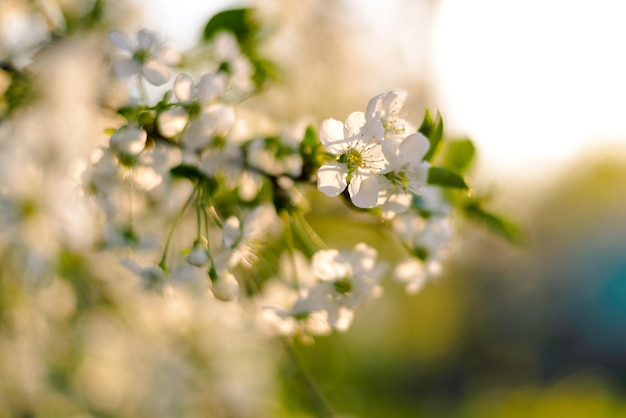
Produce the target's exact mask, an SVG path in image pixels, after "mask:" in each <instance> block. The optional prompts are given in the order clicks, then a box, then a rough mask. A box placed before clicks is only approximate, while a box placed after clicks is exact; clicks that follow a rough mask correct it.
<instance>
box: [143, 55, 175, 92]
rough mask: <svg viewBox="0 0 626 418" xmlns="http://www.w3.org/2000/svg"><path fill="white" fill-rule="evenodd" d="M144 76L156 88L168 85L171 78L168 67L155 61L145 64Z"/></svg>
mask: <svg viewBox="0 0 626 418" xmlns="http://www.w3.org/2000/svg"><path fill="white" fill-rule="evenodd" d="M142 74H143V75H144V77H146V80H148V81H149V82H150V83H152V84H154V85H155V86H160V85H162V84H165V83H167V81H168V80H169V79H170V76H171V73H170V69H169V68H168V67H167V65H165V64H163V63H162V62H160V61H155V60H152V61H148V62H146V63H145V64H144V66H143V70H142Z"/></svg>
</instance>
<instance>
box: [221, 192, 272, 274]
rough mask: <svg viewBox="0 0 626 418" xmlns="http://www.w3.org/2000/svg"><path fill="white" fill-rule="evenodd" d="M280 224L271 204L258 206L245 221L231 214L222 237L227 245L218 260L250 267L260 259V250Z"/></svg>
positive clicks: (224, 263)
mask: <svg viewBox="0 0 626 418" xmlns="http://www.w3.org/2000/svg"><path fill="white" fill-rule="evenodd" d="M278 225H279V219H278V216H277V214H276V209H275V208H274V207H273V206H271V205H267V204H266V205H261V206H257V207H256V208H254V209H253V210H251V211H250V212H248V213H247V214H246V216H245V217H244V218H243V221H241V222H240V221H239V219H238V218H237V217H235V216H231V217H229V218H228V219H226V221H225V222H224V225H223V227H222V237H223V240H224V244H225V246H226V249H225V251H224V252H223V253H222V254H220V256H219V257H218V260H216V262H217V263H218V264H220V265H224V266H228V268H232V267H235V266H238V265H243V266H244V267H250V266H252V265H253V264H255V263H256V262H257V261H258V252H259V250H260V249H261V248H262V246H263V244H265V243H266V242H267V241H268V240H269V239H270V236H271V235H273V234H274V232H275V230H276V228H277V227H278Z"/></svg>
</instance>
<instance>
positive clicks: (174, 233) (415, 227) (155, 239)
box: [83, 30, 451, 339]
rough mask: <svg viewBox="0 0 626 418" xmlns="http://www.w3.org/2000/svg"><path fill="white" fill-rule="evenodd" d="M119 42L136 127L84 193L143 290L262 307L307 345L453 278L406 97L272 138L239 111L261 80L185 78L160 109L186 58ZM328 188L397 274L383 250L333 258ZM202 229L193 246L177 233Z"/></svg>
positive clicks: (128, 128) (423, 146)
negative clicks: (384, 294)
mask: <svg viewBox="0 0 626 418" xmlns="http://www.w3.org/2000/svg"><path fill="white" fill-rule="evenodd" d="M110 38H111V41H112V43H113V44H114V45H116V46H117V47H118V48H119V50H120V52H119V53H118V54H117V55H116V57H117V58H115V60H114V62H113V68H114V70H115V74H116V76H118V77H120V78H121V79H122V80H129V92H131V93H130V95H129V99H128V101H127V103H125V104H124V105H123V106H121V107H119V108H118V113H119V114H120V115H122V116H123V117H124V123H123V124H122V126H120V127H118V128H117V129H115V130H112V131H111V133H112V134H111V136H110V140H109V144H108V146H105V147H100V148H99V149H97V150H96V151H95V152H94V153H93V155H92V164H91V166H90V167H89V168H88V170H86V172H85V173H84V175H83V179H84V181H85V183H86V184H87V185H88V190H89V192H90V193H91V194H92V196H94V198H95V201H96V202H97V203H98V204H99V205H100V207H101V209H102V213H103V215H104V217H105V223H104V231H105V233H104V234H103V236H102V240H101V245H102V246H103V247H105V248H110V249H115V248H117V249H118V251H119V249H120V248H121V249H123V248H134V251H135V252H134V253H133V257H132V258H131V257H128V256H124V257H123V259H122V264H123V265H124V266H126V268H127V269H128V270H129V271H131V272H133V273H134V274H135V275H136V277H138V278H139V280H140V283H141V285H142V286H143V288H145V289H147V290H150V291H156V292H164V291H165V290H166V289H171V288H173V287H174V288H175V287H176V286H178V285H189V284H190V283H193V284H194V286H195V287H196V288H202V287H203V286H205V287H207V288H208V289H210V293H211V294H212V296H213V297H214V298H216V299H218V300H221V301H234V300H238V299H241V298H245V297H251V298H252V299H253V300H254V301H255V306H257V307H258V309H259V317H260V318H261V322H262V323H265V325H264V329H267V330H268V331H269V332H272V333H277V334H280V335H298V336H300V337H303V338H305V339H309V338H310V336H312V335H320V334H326V333H328V332H330V331H331V330H332V329H337V330H341V331H345V330H347V329H348V327H349V326H350V324H351V322H352V319H353V316H354V311H355V309H357V308H359V307H360V306H361V305H363V304H364V303H365V302H367V301H368V300H370V299H372V298H374V297H376V296H378V295H379V294H380V293H381V281H382V279H383V278H384V277H385V275H386V274H388V273H391V274H392V277H394V278H395V279H396V280H398V281H399V282H401V283H404V284H406V286H407V291H410V292H415V291H417V290H418V289H419V288H420V287H421V286H422V285H423V284H424V283H425V282H426V281H427V280H428V278H430V277H435V276H437V275H438V274H439V272H440V269H441V268H440V267H441V266H440V262H439V260H440V257H441V254H442V250H445V248H446V244H447V243H448V241H449V240H450V238H451V233H450V232H451V229H450V220H449V219H448V218H449V215H450V213H451V205H450V202H449V201H448V200H449V199H448V197H447V196H446V194H445V193H444V192H443V190H442V188H441V187H440V186H441V185H437V184H435V185H433V184H429V169H430V168H431V164H430V161H429V160H428V159H427V153H429V150H432V147H436V145H437V144H436V141H432V140H431V139H429V138H428V137H427V136H426V135H425V134H424V133H422V132H421V131H420V130H418V128H417V127H416V126H414V125H413V124H412V123H411V122H410V121H409V120H408V119H407V117H408V112H405V110H404V104H405V102H406V99H407V92H405V91H403V90H399V89H394V90H391V91H388V92H385V93H382V94H379V95H377V96H375V97H373V98H372V99H371V100H370V101H369V103H368V104H367V107H366V111H365V112H354V113H352V114H350V115H349V116H348V118H347V120H346V122H345V123H342V122H339V121H337V120H335V119H332V118H331V119H326V120H324V121H323V122H322V123H321V124H320V126H319V129H318V130H317V134H316V129H315V128H314V127H313V126H308V127H307V126H299V127H292V128H290V127H288V126H282V127H280V125H278V126H279V128H278V129H274V130H273V131H270V132H269V133H267V132H264V131H262V130H258V129H257V130H255V122H254V118H251V117H250V116H248V115H247V114H246V113H245V107H244V106H243V105H235V104H233V103H232V102H231V101H229V99H228V97H229V96H230V97H232V96H237V97H241V95H242V94H245V93H247V92H248V90H247V89H248V88H249V84H247V83H242V82H241V78H242V77H245V75H246V74H247V76H248V77H250V74H249V73H248V72H245V71H244V73H236V72H235V69H236V68H240V69H241V68H244V69H249V68H250V65H241V64H239V65H223V62H222V63H220V62H218V63H217V64H216V65H214V66H213V69H212V70H210V71H207V72H204V73H201V74H199V75H197V76H195V77H194V76H193V75H191V74H189V73H186V72H183V71H180V72H178V74H177V75H176V76H175V77H173V78H174V80H173V83H172V84H171V85H172V87H171V90H168V92H167V93H166V94H165V95H164V97H163V99H161V100H160V101H158V102H156V103H154V100H153V101H152V102H151V101H150V99H149V96H148V95H147V94H146V91H147V89H146V87H149V86H150V85H154V86H156V85H162V84H165V83H167V82H168V81H170V78H172V72H174V71H175V68H174V67H172V66H171V63H172V62H175V61H173V60H172V59H171V58H172V57H179V58H180V55H179V54H176V53H174V52H172V50H171V49H170V48H167V47H165V46H164V44H163V43H162V42H161V41H159V40H158V38H157V35H156V34H153V33H151V32H148V31H146V30H142V31H140V32H139V34H138V35H137V42H136V44H133V42H131V41H130V39H129V38H128V37H126V36H125V35H122V34H121V33H119V32H116V31H114V32H111V34H110ZM218 38H219V40H220V45H221V46H220V50H221V52H220V54H221V55H219V56H221V57H227V59H229V60H231V62H242V61H244V60H246V56H245V55H243V54H241V51H240V50H239V49H238V44H237V42H236V40H235V38H234V37H232V35H230V34H229V33H227V32H224V33H220V34H219V37H218ZM225 39H230V41H229V42H226V41H225ZM225 45H226V46H228V47H229V48H230V50H229V51H224V48H225ZM166 57H168V58H167V59H166ZM168 60H169V61H168ZM225 68H226V69H228V71H225V70H224V69H225ZM246 71H247V70H246ZM234 79H238V80H239V81H237V82H233V80H234ZM133 86H139V88H138V89H135V90H134V96H133V94H132V92H133V90H132V87H133ZM242 86H244V91H238V90H237V89H239V88H241V87H242ZM240 109H241V113H240ZM427 116H428V114H427ZM431 122H432V121H431ZM432 125H433V126H434V124H432ZM431 127H432V126H431ZM431 154H432V153H431ZM430 183H432V181H431V182H430ZM314 184H317V189H318V190H319V191H321V192H322V193H323V194H325V195H326V196H329V197H335V196H338V195H341V194H344V195H346V194H345V192H346V191H347V195H346V196H349V198H350V201H351V202H352V204H353V205H354V206H352V207H353V208H354V209H355V210H362V209H366V210H369V211H371V214H372V216H374V217H375V218H378V219H379V220H380V221H382V222H383V225H387V229H388V230H389V231H391V232H392V233H393V234H395V236H396V239H397V241H398V242H399V243H400V244H401V245H403V246H404V247H405V248H406V249H407V257H406V258H405V259H403V260H401V261H400V262H398V263H397V265H395V266H393V268H389V267H390V266H389V262H388V261H385V260H382V261H381V260H379V259H378V254H377V250H376V249H375V248H374V247H373V246H372V245H371V244H367V243H364V242H356V243H354V248H353V249H352V250H347V249H340V248H329V247H328V245H327V244H326V243H324V242H323V241H322V240H321V239H320V238H319V236H318V235H317V234H316V232H315V231H314V229H313V228H312V227H311V226H310V225H308V223H307V221H306V219H305V217H304V216H303V215H304V213H305V212H306V211H307V210H311V207H312V206H314V204H315V203H311V202H310V201H309V200H310V199H309V198H308V197H309V196H310V190H309V189H310V186H311V185H314ZM444 185H445V184H444ZM307 188H309V189H307ZM125 196H126V197H125ZM313 199H314V201H315V199H320V197H319V196H318V197H315V196H313ZM190 212H191V213H193V212H195V216H187V215H188V214H189V213H190ZM148 218H149V219H152V220H153V222H157V223H160V224H161V225H162V226H159V227H157V230H160V231H165V230H167V231H168V232H167V233H165V234H160V235H161V236H159V234H158V233H157V234H154V233H151V232H154V230H152V231H151V230H149V229H148V230H145V232H144V231H143V230H142V229H144V228H145V226H142V225H141V222H140V219H148ZM189 224H191V226H190V225H189ZM188 229H192V230H195V233H189V232H187V234H186V236H189V238H185V234H184V233H182V232H178V231H183V230H188ZM174 237H176V238H177V239H178V241H177V245H178V247H179V248H178V251H172V249H171V247H172V241H173V238H174ZM277 244H278V245H277ZM298 244H299V245H298ZM155 250H160V251H161V252H160V253H158V254H159V255H158V256H154V255H152V256H150V255H147V254H150V253H152V254H154V252H155ZM281 254H282V255H281ZM144 255H146V256H144ZM150 257H152V259H150ZM139 259H141V260H139ZM288 264H291V266H290V267H286V265H288ZM286 272H288V273H286ZM203 283H204V284H203ZM277 283H278V284H277ZM242 287H243V289H244V291H243V292H242V291H241V288H242Z"/></svg>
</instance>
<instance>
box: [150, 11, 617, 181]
mask: <svg viewBox="0 0 626 418" xmlns="http://www.w3.org/2000/svg"><path fill="white" fill-rule="evenodd" d="M143 1H146V0H143ZM239 4H241V2H236V1H229V0H220V1H213V2H197V1H192V0H177V1H175V2H172V1H171V0H151V1H150V2H149V7H146V13H147V22H150V24H152V25H154V26H155V27H154V28H153V29H157V30H159V31H160V32H161V33H162V35H164V36H165V37H166V38H169V39H173V40H175V41H176V42H177V43H178V44H179V46H181V47H185V46H190V45H192V44H193V43H194V41H195V39H196V37H197V36H198V31H199V30H200V28H201V26H202V25H203V24H204V23H205V22H206V19H207V17H208V16H210V15H211V14H213V13H215V12H216V11H218V10H222V9H224V8H225V7H228V6H236V5H239ZM359 5H360V6H359V7H367V6H368V5H369V6H370V7H375V8H380V3H378V2H359ZM436 10H437V12H436V14H435V22H434V27H433V30H434V32H433V34H432V40H433V45H432V46H431V48H432V53H433V55H432V57H431V63H432V66H433V68H432V72H431V74H432V76H433V77H434V82H435V92H436V93H437V94H438V98H437V102H438V103H439V104H440V106H439V108H440V109H441V111H442V113H443V115H444V117H445V121H446V123H447V128H448V132H453V133H458V134H466V135H469V136H470V137H472V138H473V139H474V141H475V142H476V143H477V145H478V147H479V152H480V155H481V160H480V161H481V166H480V167H481V170H483V171H485V175H487V176H488V177H491V178H493V177H501V178H509V177H511V178H515V179H516V180H523V179H528V180H529V181H533V180H534V179H535V178H540V177H541V176H545V175H547V174H551V173H553V171H554V170H553V169H554V168H555V167H557V166H558V165H559V163H560V162H563V161H569V160H571V159H573V158H574V157H576V156H579V155H580V154H581V153H583V152H584V150H588V149H592V150H593V149H594V148H597V146H598V145H599V144H601V143H606V142H608V141H611V140H619V141H621V142H622V143H625V144H626V58H625V57H626V2H622V1H620V0H509V1H502V0H474V1H466V0H439V4H438V6H437V9H436ZM163 16H167V18H164V17H163ZM377 16H378V17H379V18H384V14H382V15H381V14H377ZM392 23H393V22H391V24H392ZM196 28H197V29H196ZM181 29H183V30H181ZM496 173H497V174H496Z"/></svg>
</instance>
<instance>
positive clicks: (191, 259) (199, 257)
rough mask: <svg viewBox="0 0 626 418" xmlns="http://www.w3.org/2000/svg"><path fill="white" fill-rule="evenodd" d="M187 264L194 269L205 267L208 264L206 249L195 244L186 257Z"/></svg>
mask: <svg viewBox="0 0 626 418" xmlns="http://www.w3.org/2000/svg"><path fill="white" fill-rule="evenodd" d="M187 262H188V263H189V264H191V265H192V266H196V267H202V266H204V265H206V264H207V263H208V262H209V254H208V253H207V249H206V248H205V247H203V246H202V245H200V244H195V245H194V246H193V248H192V249H191V252H189V255H188V256H187Z"/></svg>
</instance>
